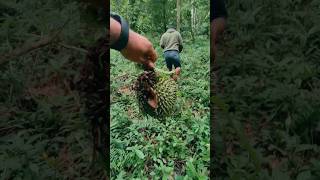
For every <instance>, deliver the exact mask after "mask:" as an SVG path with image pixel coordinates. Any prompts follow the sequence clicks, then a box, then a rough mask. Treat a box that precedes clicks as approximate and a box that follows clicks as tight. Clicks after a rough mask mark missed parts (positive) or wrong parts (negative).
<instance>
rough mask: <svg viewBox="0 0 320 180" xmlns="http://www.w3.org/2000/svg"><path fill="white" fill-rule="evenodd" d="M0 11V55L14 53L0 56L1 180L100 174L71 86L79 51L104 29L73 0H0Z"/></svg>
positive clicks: (82, 55) (81, 55)
mask: <svg viewBox="0 0 320 180" xmlns="http://www.w3.org/2000/svg"><path fill="white" fill-rule="evenodd" d="M0 9H1V14H0V25H1V28H0V54H2V55H3V54H7V53H8V52H10V51H12V50H13V49H16V48H18V49H19V50H20V51H15V52H16V53H15V54H9V55H8V56H7V57H6V58H4V56H1V58H0V59H1V61H0V70H1V75H0V146H1V147H0V149H1V151H0V160H1V165H0V177H1V178H0V179H26V180H28V179H30V180H31V179H32V180H36V179H99V177H101V174H103V171H96V172H93V169H94V168H92V167H91V164H92V163H91V157H92V139H91V132H90V130H91V129H90V124H89V122H88V121H87V120H86V118H85V117H84V116H83V109H82V105H81V103H80V99H79V95H78V92H76V91H75V90H74V89H73V88H74V85H75V84H74V83H75V82H76V80H77V79H78V76H79V68H80V65H81V63H83V61H84V60H85V53H84V52H83V49H82V50H81V49H79V48H80V47H82V48H84V49H85V48H86V47H89V46H91V45H92V44H93V43H94V42H95V41H96V40H97V39H98V38H99V37H102V36H103V35H104V34H105V28H104V27H103V25H102V24H100V22H97V21H95V19H98V18H97V17H93V16H89V15H88V14H86V13H85V12H84V11H82V10H83V8H82V6H80V5H79V3H78V2H77V1H72V0H69V1H58V0H50V1H46V0H40V1H39V0H21V1H17V2H16V1H1V2H0ZM89 23H90V24H89ZM48 40H49V42H48ZM39 42H42V43H43V46H41V47H40V46H39V47H37V45H39ZM44 42H46V43H44ZM25 43H26V46H23V45H24V44H25ZM47 43H49V44H47ZM17 52H19V53H17ZM21 52H24V53H21ZM95 166H96V165H95Z"/></svg>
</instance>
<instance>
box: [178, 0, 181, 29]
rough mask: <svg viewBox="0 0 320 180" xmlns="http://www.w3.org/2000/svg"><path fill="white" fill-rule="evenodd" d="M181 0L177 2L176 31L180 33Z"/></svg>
mask: <svg viewBox="0 0 320 180" xmlns="http://www.w3.org/2000/svg"><path fill="white" fill-rule="evenodd" d="M180 17H181V0H177V31H180V27H181V24H180Z"/></svg>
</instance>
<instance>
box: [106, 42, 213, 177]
mask: <svg viewBox="0 0 320 180" xmlns="http://www.w3.org/2000/svg"><path fill="white" fill-rule="evenodd" d="M157 50H158V53H159V55H160V56H161V51H160V48H157ZM181 59H182V67H183V68H182V75H181V79H180V80H179V81H178V84H179V91H180V93H179V96H178V100H177V101H178V102H177V104H176V108H177V111H176V112H175V113H174V114H173V116H171V117H169V118H167V119H166V121H165V122H161V121H159V120H156V119H153V118H151V117H144V116H142V114H141V113H140V112H139V107H138V102H137V99H136V97H135V93H134V91H133V90H132V86H133V84H134V82H135V81H136V79H137V77H138V75H139V74H140V73H141V72H142V70H141V69H138V68H136V66H135V64H134V63H132V62H129V61H128V60H125V59H124V58H122V57H121V55H120V54H119V53H117V52H114V51H112V52H111V76H110V79H111V110H110V112H111V130H110V131H111V132H110V133H111V153H110V157H111V177H113V178H116V177H118V178H119V179H121V177H122V178H124V179H133V178H143V179H144V178H147V177H155V178H161V177H163V178H165V179H166V177H167V178H168V177H175V176H176V178H177V179H178V178H180V179H181V178H183V176H185V178H187V177H189V179H190V178H191V179H192V178H196V177H199V178H200V179H206V177H207V176H208V170H209V158H210V157H209V143H210V142H209V140H210V131H209V118H210V117H209V107H208V106H209V42H208V40H207V39H199V40H198V41H196V42H195V43H190V42H189V43H187V44H186V47H185V50H184V52H183V53H182V54H181ZM157 67H158V68H162V69H164V70H166V67H165V62H164V59H163V58H162V57H160V58H159V59H158V61H157ZM195 82H197V84H196V85H195Z"/></svg>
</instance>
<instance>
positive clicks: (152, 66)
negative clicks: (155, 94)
mask: <svg viewBox="0 0 320 180" xmlns="http://www.w3.org/2000/svg"><path fill="white" fill-rule="evenodd" d="M147 66H148V67H149V68H151V69H154V68H155V65H154V63H153V62H151V61H149V62H148V63H147Z"/></svg>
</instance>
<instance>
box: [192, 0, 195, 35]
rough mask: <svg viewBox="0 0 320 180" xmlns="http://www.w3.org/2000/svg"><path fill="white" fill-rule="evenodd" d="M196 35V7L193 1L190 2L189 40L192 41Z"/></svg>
mask: <svg viewBox="0 0 320 180" xmlns="http://www.w3.org/2000/svg"><path fill="white" fill-rule="evenodd" d="M195 35H196V7H195V0H192V1H191V38H192V41H194V39H195V38H194V36H195Z"/></svg>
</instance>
